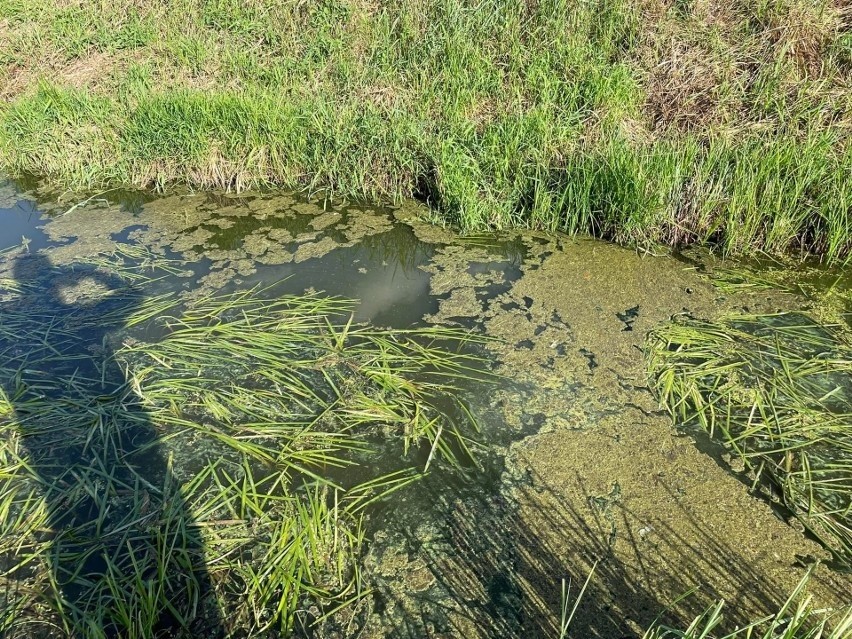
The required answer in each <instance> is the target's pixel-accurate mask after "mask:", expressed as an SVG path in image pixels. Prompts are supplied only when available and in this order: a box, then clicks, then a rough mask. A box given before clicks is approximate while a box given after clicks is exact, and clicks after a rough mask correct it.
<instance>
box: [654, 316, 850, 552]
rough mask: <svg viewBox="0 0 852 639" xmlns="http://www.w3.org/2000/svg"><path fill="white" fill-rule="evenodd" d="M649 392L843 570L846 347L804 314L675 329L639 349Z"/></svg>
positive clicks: (844, 339)
mask: <svg viewBox="0 0 852 639" xmlns="http://www.w3.org/2000/svg"><path fill="white" fill-rule="evenodd" d="M647 353H648V366H649V370H650V374H651V377H652V383H653V387H654V389H655V390H656V392H657V394H658V395H659V397H660V400H661V402H662V404H663V406H665V408H666V409H667V410H668V411H669V412H670V413H671V414H672V416H673V417H674V418H675V419H676V420H677V421H678V422H679V423H680V424H682V425H688V424H698V425H700V426H701V427H702V428H704V429H705V430H706V431H707V432H708V433H710V435H711V436H713V437H716V438H718V439H720V440H721V441H722V442H723V443H725V444H726V445H727V446H728V447H729V448H730V449H731V451H732V452H733V453H734V454H735V455H737V456H738V457H739V458H740V459H742V461H743V462H744V463H745V465H746V468H747V469H748V470H749V471H751V472H752V473H754V475H755V482H756V483H757V482H758V481H763V480H766V481H768V482H769V483H770V484H771V485H773V486H775V487H776V488H777V489H778V490H779V491H780V493H781V495H782V499H783V502H784V504H785V505H786V506H787V507H788V508H789V509H790V510H791V511H792V512H793V513H794V514H795V515H796V516H797V517H798V518H799V520H800V521H801V522H802V523H803V524H804V525H805V527H806V528H807V529H808V530H809V531H811V532H812V533H813V534H814V535H815V536H817V537H818V538H819V539H820V540H821V541H822V542H823V544H825V546H826V547H827V548H829V549H831V550H832V551H833V552H834V553H835V554H836V556H837V557H838V558H839V559H840V560H841V561H844V562H846V563H849V562H850V561H852V386H850V379H852V345H850V343H849V340H848V334H847V333H845V332H843V331H842V330H840V329H839V328H838V327H835V326H825V325H821V324H819V323H817V322H816V321H814V320H812V319H811V318H810V317H808V316H807V315H804V314H798V313H792V314H780V315H768V316H733V317H729V318H727V319H724V320H721V321H719V322H717V323H708V322H701V321H697V320H692V319H681V320H678V321H675V322H673V323H671V324H669V325H666V326H663V327H661V328H659V329H657V330H655V331H653V332H652V333H651V335H650V336H649V338H648V342H647Z"/></svg>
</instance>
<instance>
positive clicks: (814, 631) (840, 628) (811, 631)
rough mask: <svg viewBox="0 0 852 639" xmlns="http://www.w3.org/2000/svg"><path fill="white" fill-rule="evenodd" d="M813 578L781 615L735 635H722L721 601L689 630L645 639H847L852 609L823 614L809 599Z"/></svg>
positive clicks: (657, 632) (663, 631) (654, 632)
mask: <svg viewBox="0 0 852 639" xmlns="http://www.w3.org/2000/svg"><path fill="white" fill-rule="evenodd" d="M809 576H810V574H808V575H806V576H805V577H804V578H803V579H802V580H801V581H800V582H799V585H798V586H797V587H796V589H795V590H794V591H793V592H792V593H791V594H790V596H789V598H788V599H787V601H785V602H783V603H782V604H781V605H780V606H779V608H778V611H777V612H775V613H773V614H771V615H768V616H766V617H764V618H762V619H757V620H756V621H753V622H751V623H748V624H747V625H746V626H744V627H742V628H738V629H736V630H734V631H730V632H724V631H721V629H720V627H719V626H720V625H721V624H722V623H723V621H724V612H725V602H724V601H718V602H716V604H715V605H713V606H711V607H710V608H709V609H708V610H707V611H706V612H704V614H702V615H699V616H698V617H696V618H695V619H694V620H693V621H692V622H691V623H690V624H689V625H688V626H687V627H686V628H685V629H684V628H671V627H666V626H662V625H655V626H654V627H652V628H651V629H649V630H648V631H647V632H646V633H645V634H644V635H643V636H642V639H843V637H847V636H849V633H850V632H852V608H846V609H845V610H837V611H832V610H819V609H817V608H815V606H814V604H813V601H812V599H811V598H810V597H808V596H806V595H805V587H806V585H807V582H808V579H809Z"/></svg>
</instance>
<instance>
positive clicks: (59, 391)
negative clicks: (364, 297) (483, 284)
mask: <svg viewBox="0 0 852 639" xmlns="http://www.w3.org/2000/svg"><path fill="white" fill-rule="evenodd" d="M88 267H91V268H92V269H95V271H96V272H98V273H100V274H101V277H107V276H108V277H109V278H111V279H109V281H110V282H111V283H112V284H114V285H116V286H117V288H116V289H115V290H112V291H110V292H109V294H108V295H105V296H103V300H102V303H103V305H104V307H105V308H106V312H101V311H100V309H99V311H98V312H97V313H93V312H87V311H86V310H85V308H86V306H85V305H84V306H82V307H80V308H69V309H66V310H65V311H64V312H59V313H56V312H55V311H56V309H55V308H54V309H53V311H51V304H55V303H56V301H55V300H51V299H50V296H51V290H52V289H50V288H47V289H45V290H40V289H39V287H34V288H32V289H31V290H30V291H29V293H28V295H30V297H29V298H28V301H27V302H26V303H19V304H17V305H16V303H15V301H14V300H12V301H10V302H9V303H8V304H7V305H6V306H4V310H3V314H2V316H1V317H0V353H2V355H3V358H2V360H0V377H2V379H3V386H2V388H3V391H2V392H0V580H2V584H3V594H2V595H0V596H2V601H0V610H2V614H0V634H3V635H4V636H10V637H15V636H22V637H30V636H68V637H71V636H86V637H111V636H116V635H118V636H122V637H127V638H128V639H143V638H149V637H152V636H157V634H158V633H162V632H171V633H175V632H177V633H178V635H179V636H187V637H189V636H203V635H204V634H205V633H207V632H210V631H213V630H223V631H225V632H227V633H232V634H234V635H235V636H256V635H258V634H262V633H282V634H284V635H286V634H288V633H290V632H292V631H293V630H294V628H296V627H302V626H305V627H307V626H310V625H311V624H312V623H314V622H315V621H317V620H318V619H319V618H322V617H323V616H325V615H327V614H329V613H331V612H333V611H335V610H338V609H339V608H341V607H345V606H349V605H353V604H356V603H357V602H358V601H359V600H360V599H361V598H362V597H363V596H364V595H365V594H366V593H367V590H368V584H367V582H366V580H365V579H364V577H363V575H362V570H361V566H360V559H361V552H362V546H363V543H364V538H365V532H364V527H363V523H362V521H363V517H364V515H365V513H367V512H368V510H369V507H370V506H371V505H372V504H375V503H376V502H377V501H380V500H383V499H385V498H387V496H388V495H390V494H391V493H393V492H395V491H397V490H400V489H403V488H405V487H406V486H409V485H411V484H412V483H414V482H416V481H417V480H418V479H419V478H420V477H422V476H423V474H424V473H425V472H448V471H451V470H452V469H453V468H455V469H461V468H463V467H470V468H474V467H475V464H476V461H475V457H474V450H475V444H474V441H475V437H476V433H477V422H476V419H475V417H474V415H473V414H472V413H471V411H470V409H469V408H468V406H467V405H466V403H465V401H464V399H463V397H464V393H465V392H466V391H465V390H464V388H465V387H469V386H470V385H471V384H478V383H482V382H484V381H485V380H488V379H490V373H488V371H487V370H486V365H485V362H484V361H483V360H482V359H481V358H480V357H478V356H476V355H474V354H472V352H473V347H474V346H475V342H476V341H477V340H478V338H476V337H474V336H472V335H470V334H467V333H465V332H462V331H457V330H449V329H423V330H401V331H394V330H379V329H376V328H373V327H370V326H365V325H360V324H356V323H354V322H353V320H352V316H353V310H354V302H353V301H351V300H343V299H336V298H329V297H323V296H321V295H304V296H287V297H268V296H267V295H266V292H265V291H263V290H257V289H253V290H248V291H242V292H237V293H233V294H227V295H222V294H211V295H207V296H205V297H202V298H200V299H196V300H195V301H193V302H191V303H189V304H181V303H179V300H178V299H177V298H176V297H175V296H174V295H172V294H169V293H163V294H160V295H157V296H153V297H145V296H144V295H143V294H142V291H143V290H144V287H145V286H147V285H150V284H152V283H154V282H156V281H157V280H158V279H159V278H160V277H161V276H162V274H163V272H166V273H167V274H170V275H175V274H177V273H179V272H180V271H181V270H182V269H183V267H184V265H183V264H181V263H178V262H173V261H170V260H167V259H165V258H162V257H161V256H156V255H150V254H147V253H145V254H143V253H140V252H139V251H135V250H125V251H123V252H122V253H120V254H115V255H111V256H102V257H99V258H97V259H95V260H93V261H91V263H90V264H89V265H88ZM164 269H165V270H164ZM61 275H62V273H61V272H60V273H53V274H49V276H50V277H54V276H55V277H60V276H61ZM98 327H100V329H104V328H110V329H112V330H113V332H114V335H112V336H111V337H109V338H108V339H106V340H104V343H103V344H95V345H94V346H95V347H96V348H94V349H90V348H88V347H87V346H86V342H85V337H84V336H85V335H86V331H87V330H90V329H94V328H98ZM145 336H154V337H148V338H145ZM119 338H123V339H119ZM84 346H86V347H84ZM355 467H358V468H359V469H360V471H359V473H358V475H357V476H358V477H359V478H360V479H357V480H355V479H353V478H352V477H353V476H354V475H353V474H351V473H349V472H348V470H349V469H355ZM379 469H380V470H379ZM308 609H310V611H309V610H308ZM210 624H216V625H219V626H221V627H219V628H217V629H214V628H211V627H210Z"/></svg>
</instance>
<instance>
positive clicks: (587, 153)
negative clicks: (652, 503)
mask: <svg viewBox="0 0 852 639" xmlns="http://www.w3.org/2000/svg"><path fill="white" fill-rule="evenodd" d="M669 4H671V3H656V2H649V1H646V0H590V1H589V2H582V3H581V2H567V1H564V0H542V1H541V2H536V3H516V2H505V1H502V0H488V1H486V2H484V3H479V4H477V5H476V6H473V5H469V4H467V3H463V2H460V1H458V0H430V1H428V2H410V1H406V2H402V3H392V4H386V3H364V2H359V1H357V0H324V1H323V2H312V3H301V2H275V3H273V2H268V1H263V0H253V1H251V2H226V1H224V0H223V1H218V2H203V3H202V2H198V1H197V0H182V1H181V2H179V3H177V4H174V3H172V5H170V7H169V9H168V10H166V9H164V8H163V7H162V5H161V4H160V3H153V2H138V3H134V4H133V5H132V7H124V6H116V7H105V6H103V5H102V4H100V3H94V2H90V1H84V2H81V3H73V4H72V3H59V4H57V5H56V6H50V7H47V6H43V3H36V2H33V1H32V0H2V2H0V30H2V33H3V36H4V37H3V38H0V42H3V44H0V78H3V79H5V85H6V88H5V90H4V91H3V95H4V96H5V97H6V101H5V102H4V103H3V104H2V106H0V165H2V166H3V167H5V169H6V170H7V171H11V172H27V173H34V174H37V175H40V176H44V177H46V178H47V179H48V180H49V181H50V182H53V183H56V184H61V185H63V186H70V187H73V188H76V189H98V188H103V187H105V186H108V185H114V184H129V185H136V186H140V187H151V186H154V187H164V186H166V185H169V184H173V183H187V184H190V185H192V186H200V187H225V188H238V189H239V188H249V187H253V186H258V185H273V186H282V187H287V188H304V189H308V190H315V189H330V190H332V191H334V192H336V193H337V194H340V195H343V196H347V197H359V198H366V199H370V200H391V201H398V200H400V199H401V198H404V197H408V196H411V195H417V196H420V197H424V198H426V199H427V200H428V201H429V203H430V204H431V206H432V211H433V214H434V219H436V220H439V221H443V222H449V223H451V224H454V225H457V226H459V227H460V228H462V229H463V230H465V231H480V230H487V229H491V228H506V227H514V226H529V227H534V228H539V229H548V230H561V231H568V232H572V233H573V232H578V233H593V234H596V235H600V236H603V237H607V238H611V239H615V240H618V241H622V242H627V243H632V244H642V245H648V244H652V243H657V242H663V243H668V244H682V243H688V242H712V243H716V244H718V245H719V246H720V247H722V249H723V250H725V251H727V252H729V253H742V252H751V251H754V250H758V249H762V250H765V251H769V252H773V253H777V252H785V251H791V250H801V251H806V252H809V253H814V254H818V255H820V256H824V257H825V258H826V259H827V260H830V261H836V260H839V261H843V260H846V259H847V258H848V256H849V255H850V248H852V240H850V238H852V215H850V207H851V206H852V187H850V183H849V180H848V179H847V176H848V175H849V174H850V172H852V145H850V143H849V130H850V126H849V125H850V122H852V107H850V103H852V98H850V96H852V91H850V83H852V80H850V73H852V69H851V68H850V62H849V60H850V59H852V58H850V48H849V40H850V36H849V32H848V16H846V17H845V18H844V16H843V15H842V10H841V9H838V8H837V6H836V5H835V4H832V3H829V2H827V1H822V0H784V1H777V2H763V3H754V2H747V1H745V0H736V1H734V2H729V3H715V2H701V3H698V2H678V3H674V4H672V5H671V6H669Z"/></svg>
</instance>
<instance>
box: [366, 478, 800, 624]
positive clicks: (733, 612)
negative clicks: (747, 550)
mask: <svg viewBox="0 0 852 639" xmlns="http://www.w3.org/2000/svg"><path fill="white" fill-rule="evenodd" d="M576 479H577V482H578V483H579V486H580V488H581V490H582V489H583V486H582V479H581V478H580V477H579V476H578V477H577V478H576ZM660 490H661V495H664V497H662V499H667V500H671V501H672V502H674V503H677V507H678V512H679V513H680V517H679V520H678V528H677V529H676V528H674V527H670V526H667V527H662V526H656V527H655V529H654V530H653V533H652V534H653V541H650V542H649V540H648V539H643V538H641V533H638V534H637V533H635V531H637V530H642V529H641V523H640V519H639V517H638V516H636V515H635V514H634V513H632V512H631V510H630V509H629V508H628V507H627V506H626V505H625V504H623V503H620V502H618V501H617V500H615V501H614V502H612V503H609V504H605V503H595V502H596V501H597V500H595V499H594V498H590V499H589V500H588V503H587V504H582V503H581V504H580V505H579V506H577V505H573V504H570V503H566V502H565V501H564V499H562V498H560V497H559V496H558V493H557V492H556V491H554V490H553V489H551V488H550V487H548V482H547V479H546V478H543V477H540V476H535V477H533V476H530V477H527V478H526V479H525V480H524V481H523V482H522V483H520V485H517V486H515V488H514V494H513V498H512V499H511V500H509V499H507V498H505V497H503V496H502V495H492V496H488V497H484V496H480V497H478V498H476V499H452V498H451V499H450V500H449V501H447V503H445V509H446V513H447V519H448V525H447V527H446V531H445V533H444V534H442V535H440V536H439V537H438V538H437V539H428V540H426V541H424V539H423V538H422V537H420V536H417V535H413V534H410V535H407V536H406V537H405V539H404V540H403V542H402V546H404V548H405V551H406V552H407V553H409V556H410V557H414V558H416V559H415V561H419V562H423V563H424V564H425V566H426V569H427V570H428V573H429V574H430V575H431V579H433V580H434V581H435V586H434V587H431V588H429V589H425V590H423V591H422V592H420V593H415V594H412V593H411V592H410V591H406V592H404V593H402V591H401V590H400V588H398V587H396V588H395V587H388V585H387V584H385V587H383V588H382V589H381V591H380V592H381V598H383V599H384V602H383V606H382V607H383V610H384V611H385V614H384V616H383V619H384V620H385V621H386V623H387V624H388V626H390V627H392V628H393V629H392V630H389V632H388V636H393V637H399V638H405V639H415V638H420V637H481V638H489V639H490V638H494V639H497V638H498V637H524V638H528V639H557V638H558V637H559V636H560V628H559V626H558V624H559V619H560V614H561V612H562V604H563V600H562V595H561V582H562V579H565V580H566V582H567V583H568V584H570V587H569V595H568V598H567V603H568V611H569V612H570V610H571V608H572V607H573V606H574V604H575V601H576V600H577V596H578V593H579V591H580V589H581V587H582V584H583V583H584V582H585V580H586V579H587V577H589V574H590V572H591V573H592V577H591V580H590V583H589V585H588V588H587V590H586V591H585V593H584V594H583V595H582V598H581V599H580V600H579V603H578V604H577V610H576V615H575V616H574V618H573V620H572V623H571V626H570V632H569V636H571V637H582V638H584V639H585V638H599V639H638V638H639V637H641V636H642V632H644V630H646V629H648V628H649V627H650V626H652V625H653V624H654V623H655V622H661V623H663V624H667V625H670V626H671V627H681V628H686V627H687V626H688V625H689V623H690V621H691V620H692V619H693V618H694V617H695V616H697V615H699V614H701V613H702V612H704V610H705V609H706V607H707V606H708V605H709V604H710V603H711V602H712V601H714V600H716V599H719V598H722V594H721V593H720V592H719V591H717V590H716V589H715V587H719V588H720V589H721V588H724V589H725V591H726V592H727V594H728V595H729V597H730V599H729V600H730V601H731V603H732V604H735V605H732V606H731V607H730V608H728V609H727V610H726V615H725V617H726V621H725V624H724V625H725V627H727V628H729V629H733V627H734V626H735V625H737V624H739V625H743V624H745V623H747V622H748V621H750V619H753V618H754V617H753V615H754V614H755V611H759V612H760V611H762V612H766V613H770V612H773V611H775V610H777V609H778V606H779V605H780V604H781V603H782V602H783V601H785V599H786V597H787V596H788V594H789V593H788V592H785V591H783V590H782V589H781V588H779V587H777V585H775V584H773V583H771V582H769V581H767V579H766V578H765V573H763V572H761V571H760V570H759V569H757V568H756V567H753V566H751V565H749V564H748V563H746V562H744V561H742V560H741V553H739V552H738V549H737V548H735V547H734V546H733V544H731V543H730V542H729V541H728V540H726V539H724V538H720V537H718V536H715V535H714V534H713V532H712V527H711V526H709V525H708V523H707V521H706V520H704V518H703V517H702V516H701V514H700V513H698V512H695V510H694V509H692V508H690V507H689V506H688V505H687V504H686V503H684V502H683V500H682V499H681V498H680V497H679V495H678V493H677V491H676V490H675V489H674V488H672V487H670V486H665V485H660ZM583 493H584V494H587V491H585V490H584V491H583ZM518 503H520V504H523V505H524V506H523V508H519V507H518V505H517V504H518ZM684 530H688V531H689V533H688V534H684ZM696 531H698V537H697V538H698V541H697V542H696V536H695V532H696ZM616 536H620V537H621V543H620V545H619V550H618V551H617V552H616V551H615V550H614V546H615V538H616ZM649 543H651V544H652V546H653V549H652V550H650V551H649V548H648V544H649ZM651 555H653V558H651ZM661 561H662V563H663V564H664V567H663V569H662V570H661V567H660V562H661ZM684 566H688V570H687V571H684V570H683V567H684ZM593 567H594V569H593ZM661 575H664V577H663V578H662V580H661ZM812 579H817V577H816V576H814V577H812ZM711 584H712V585H711ZM731 593H733V595H731ZM681 595H682V598H680V599H678V598H679V597H680V596H681ZM391 611H392V612H391Z"/></svg>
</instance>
